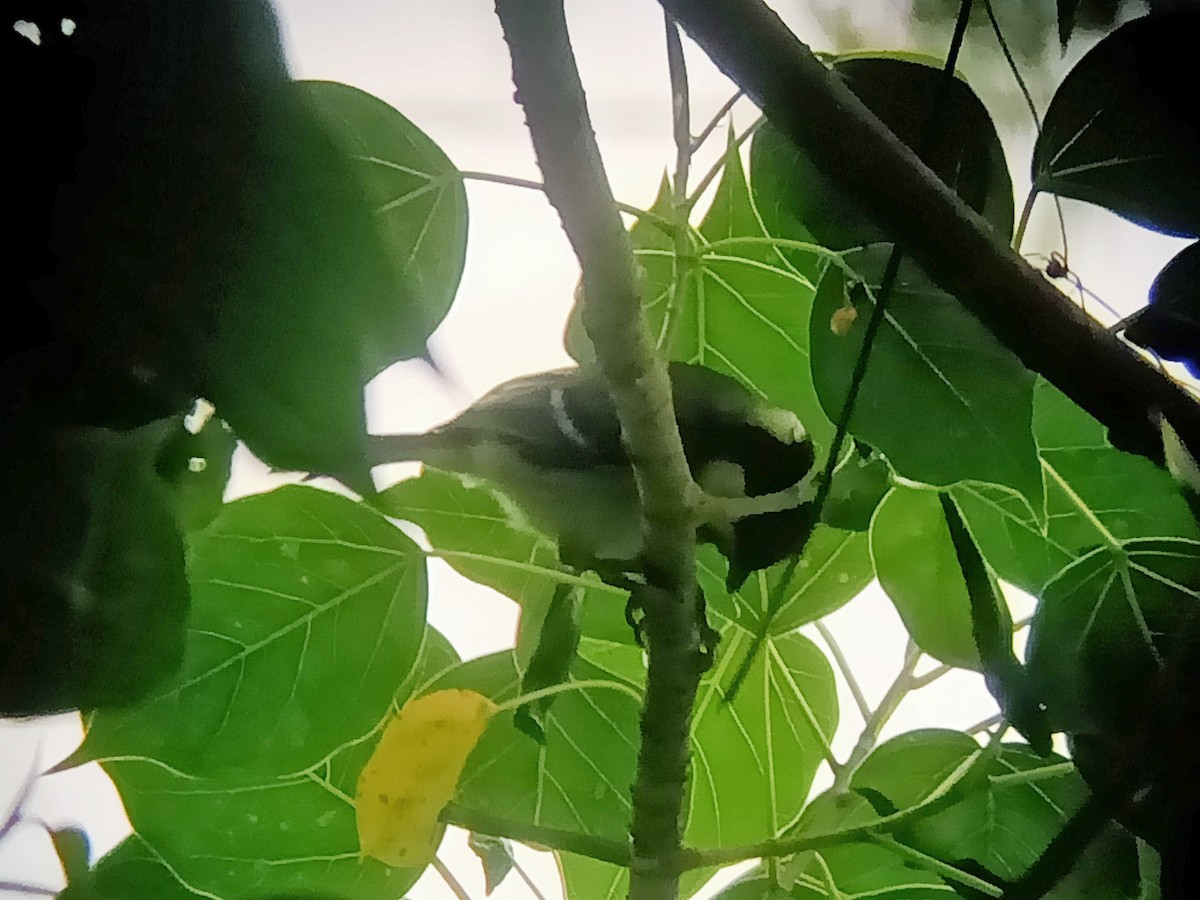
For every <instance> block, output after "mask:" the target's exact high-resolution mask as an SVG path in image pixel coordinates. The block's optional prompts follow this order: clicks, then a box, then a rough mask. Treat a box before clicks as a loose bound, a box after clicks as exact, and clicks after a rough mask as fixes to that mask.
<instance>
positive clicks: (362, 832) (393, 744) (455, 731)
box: [354, 690, 496, 866]
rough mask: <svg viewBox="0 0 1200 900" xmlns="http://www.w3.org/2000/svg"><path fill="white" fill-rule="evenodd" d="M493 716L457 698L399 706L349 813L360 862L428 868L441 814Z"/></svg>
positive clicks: (464, 694) (472, 698)
mask: <svg viewBox="0 0 1200 900" xmlns="http://www.w3.org/2000/svg"><path fill="white" fill-rule="evenodd" d="M495 711H496V704H494V703H493V702H492V701H491V700H489V699H488V698H487V697H484V696H483V695H482V694H477V693H475V692H474V691H460V690H447V691H435V692H434V693H432V694H426V695H425V696H424V697H418V698H417V699H416V700H410V701H409V702H408V703H406V704H405V705H404V708H403V709H401V710H400V712H399V714H397V715H396V717H395V718H394V719H392V721H390V722H389V723H388V725H387V727H386V728H385V729H384V730H383V736H382V737H381V738H380V739H379V744H378V745H377V746H376V747H375V752H374V753H372V754H371V758H370V759H369V760H367V764H366V765H365V766H364V767H363V770H362V773H361V774H360V775H359V776H358V792H357V794H356V795H355V797H354V809H355V813H356V815H357V820H358V843H359V846H360V848H361V851H362V853H363V855H364V856H370V857H373V858H375V859H378V860H379V861H380V862H383V863H386V864H387V865H389V866H424V865H428V864H429V863H430V862H431V861H432V860H433V854H434V852H435V851H436V850H437V845H436V838H437V834H438V814H439V813H440V812H441V811H442V809H443V807H445V805H446V804H447V803H449V802H450V800H451V799H452V798H453V797H454V792H455V790H456V789H457V787H458V779H459V777H460V776H461V775H462V770H463V766H465V765H466V763H467V757H468V756H470V755H471V751H472V750H474V749H475V745H476V744H477V743H478V742H479V738H480V735H482V734H483V730H484V728H486V727H487V723H488V720H489V719H490V718H491V717H492V714H493V713H494V712H495Z"/></svg>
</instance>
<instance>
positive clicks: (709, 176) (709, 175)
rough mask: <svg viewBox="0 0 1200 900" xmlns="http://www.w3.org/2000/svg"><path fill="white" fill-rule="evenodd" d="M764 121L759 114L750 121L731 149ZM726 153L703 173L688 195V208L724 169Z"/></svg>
mask: <svg viewBox="0 0 1200 900" xmlns="http://www.w3.org/2000/svg"><path fill="white" fill-rule="evenodd" d="M766 121H767V117H766V116H759V117H758V118H757V119H755V120H754V121H753V122H751V123H750V127H749V128H747V129H746V130H745V131H743V132H742V133H741V134H740V135H738V136H737V137H735V138H734V139H733V148H731V149H736V148H738V147H741V146H742V144H744V143H745V142H746V139H747V138H749V137H750V136H751V135H752V134H754V132H756V131H758V129H760V128H762V126H763V125H764V124H766ZM727 155H728V154H727V153H723V154H722V155H721V158H720V159H719V160H717V161H716V162H715V163H713V164H712V167H711V168H710V169H709V170H708V171H707V172H705V173H704V177H703V178H701V179H700V181H699V182H698V183H697V184H696V189H695V190H694V191H692V193H691V194H690V195H689V196H688V200H687V205H688V208H689V209H690V208H691V207H693V206H695V205H696V201H697V200H699V199H700V197H701V196H703V194H704V192H705V191H706V190H708V186H709V185H710V184H712V183H713V180H714V179H715V178H716V177H717V176H718V175H720V174H721V172H723V171H724V170H725V159H726V156H727Z"/></svg>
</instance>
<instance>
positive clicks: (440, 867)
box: [431, 856, 471, 900]
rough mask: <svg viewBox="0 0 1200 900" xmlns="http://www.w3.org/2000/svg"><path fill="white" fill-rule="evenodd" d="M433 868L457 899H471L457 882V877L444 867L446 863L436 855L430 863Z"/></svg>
mask: <svg viewBox="0 0 1200 900" xmlns="http://www.w3.org/2000/svg"><path fill="white" fill-rule="evenodd" d="M431 865H432V866H433V870H434V871H435V872H437V873H438V874H439V875H441V876H442V881H444V882H446V886H447V887H448V888H450V892H451V893H452V894H454V896H455V897H457V898H458V900H471V895H470V894H468V893H467V889H466V888H464V887H463V886H462V885H461V884H459V883H458V879H457V878H455V877H454V873H453V872H451V871H450V870H449V869H448V868H446V864H445V863H444V862H442V861H441V860H440V859H438V858H437V857H436V856H435V857H434V858H433V862H432V863H431Z"/></svg>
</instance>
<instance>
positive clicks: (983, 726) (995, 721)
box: [963, 713, 1004, 734]
mask: <svg viewBox="0 0 1200 900" xmlns="http://www.w3.org/2000/svg"><path fill="white" fill-rule="evenodd" d="M1003 721H1004V713H996V714H995V715H994V716H988V717H987V718H986V719H984V720H983V721H982V722H976V723H975V724H974V725H972V726H971V727H970V728H964V729H963V731H964V732H965V733H966V734H982V733H983V732H985V731H991V730H992V729H993V728H995V727H996V726H997V725H999V724H1000V723H1001V722H1003Z"/></svg>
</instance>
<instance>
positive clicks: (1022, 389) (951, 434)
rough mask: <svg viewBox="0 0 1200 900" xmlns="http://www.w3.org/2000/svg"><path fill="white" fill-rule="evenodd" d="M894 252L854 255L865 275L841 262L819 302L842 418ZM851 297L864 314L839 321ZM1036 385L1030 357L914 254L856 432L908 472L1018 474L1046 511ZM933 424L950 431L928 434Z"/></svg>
mask: <svg viewBox="0 0 1200 900" xmlns="http://www.w3.org/2000/svg"><path fill="white" fill-rule="evenodd" d="M889 252H890V246H889V245H873V246H871V247H868V248H866V249H864V250H862V251H858V252H855V253H853V254H850V255H848V256H847V257H846V260H847V262H848V263H849V264H850V265H851V266H852V267H853V268H854V269H855V271H856V272H857V273H858V275H859V277H860V278H861V279H862V281H861V282H860V283H858V284H856V283H854V282H853V281H848V280H847V277H846V275H845V273H844V272H843V271H842V270H841V269H838V268H833V267H831V268H830V269H828V270H827V271H826V273H825V276H824V277H823V278H822V279H821V285H820V288H819V289H818V291H817V296H816V300H815V301H814V303H813V311H812V326H811V327H812V353H813V380H814V382H815V384H816V389H817V395H818V396H819V397H820V398H821V403H822V405H823V406H824V407H825V410H826V412H827V413H828V414H829V416H830V418H832V419H835V420H836V419H837V418H838V416H839V414H840V412H841V409H842V404H843V403H844V402H845V400H846V396H847V391H848V389H849V386H850V382H851V377H852V374H853V372H854V368H855V363H856V361H857V359H858V356H859V353H860V350H861V348H862V344H863V336H864V333H865V331H866V325H867V321H868V320H869V319H870V317H871V314H872V312H873V311H874V297H875V295H876V292H877V291H878V288H879V283H880V280H881V276H882V274H883V270H884V267H885V265H886V260H887V257H888V254H889ZM864 285H865V286H866V287H867V288H869V290H867V289H865V288H864ZM851 306H852V307H853V308H854V309H856V310H857V311H858V316H857V318H856V319H855V321H854V323H853V324H852V325H851V326H850V327H849V328H848V329H847V330H844V331H840V332H839V331H834V330H833V329H831V327H830V322H831V320H832V318H833V317H834V315H835V314H836V313H837V312H838V310H840V309H845V308H847V307H851ZM1033 386H1034V375H1033V373H1032V372H1030V371H1029V370H1028V369H1026V368H1025V366H1023V365H1022V364H1021V361H1020V360H1018V359H1017V358H1016V357H1015V356H1014V355H1013V354H1012V353H1011V352H1010V351H1009V350H1008V349H1006V348H1005V347H1004V346H1003V345H1002V344H1000V343H999V342H998V341H997V340H996V339H995V338H994V337H992V335H991V334H990V333H989V332H988V331H987V329H985V328H984V327H983V325H981V324H980V323H979V320H978V319H976V318H975V317H974V316H972V315H971V314H970V313H969V312H967V311H966V310H965V309H963V307H962V305H961V304H960V303H958V301H957V300H955V299H954V298H953V297H951V296H950V295H949V294H947V293H945V292H944V291H942V290H941V289H940V288H938V287H937V286H936V285H934V284H933V282H931V281H930V280H929V279H928V278H927V277H926V276H925V275H924V273H923V272H921V270H920V269H918V268H917V267H916V265H915V264H913V263H911V262H909V261H907V260H905V261H904V262H902V263H901V266H900V272H899V275H898V276H897V278H896V282H895V284H894V286H893V287H892V290H891V299H890V300H889V301H888V308H887V312H886V314H885V317H884V321H883V324H882V325H881V327H880V329H879V332H878V334H877V336H876V338H875V342H874V344H873V345H872V347H871V355H870V360H869V361H868V364H867V369H866V374H865V377H864V378H863V380H862V385H861V388H860V392H859V396H858V400H857V402H856V404H855V406H854V412H853V414H852V415H851V417H850V431H851V432H852V433H853V434H854V435H855V436H856V437H858V438H861V439H862V440H863V441H865V442H866V443H868V444H870V445H871V446H873V447H876V448H878V449H879V450H880V452H882V453H883V454H884V456H886V457H887V459H888V462H889V463H890V464H891V466H892V468H893V469H894V470H895V471H896V472H897V473H898V474H900V475H903V476H904V477H905V478H909V479H911V480H913V481H920V482H923V483H925V484H931V485H936V486H938V487H945V486H949V485H951V484H954V483H955V482H957V481H962V480H964V479H977V480H981V481H988V482H992V483H995V484H1003V485H1007V486H1008V487H1009V488H1011V489H1012V490H1014V491H1016V492H1017V493H1018V494H1020V495H1021V496H1022V497H1024V498H1025V501H1026V502H1027V503H1028V504H1029V506H1030V508H1031V509H1034V510H1037V511H1038V512H1039V515H1040V511H1041V508H1042V478H1041V471H1040V470H1039V468H1038V458H1037V445H1036V444H1035V443H1034V439H1033V432H1032V419H1033ZM931 429H932V430H936V432H937V434H938V440H936V441H931V440H929V439H928V435H929V433H930V430H931Z"/></svg>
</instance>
